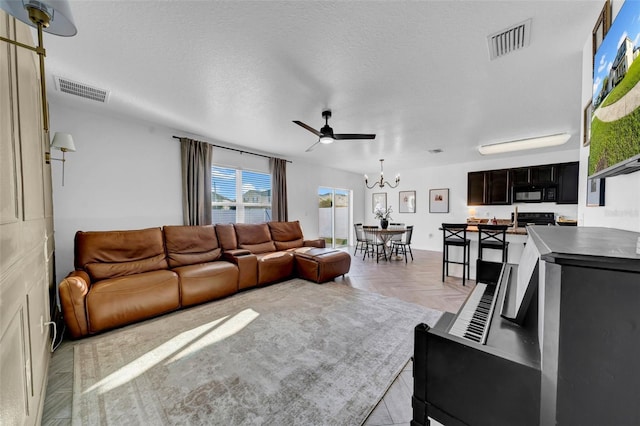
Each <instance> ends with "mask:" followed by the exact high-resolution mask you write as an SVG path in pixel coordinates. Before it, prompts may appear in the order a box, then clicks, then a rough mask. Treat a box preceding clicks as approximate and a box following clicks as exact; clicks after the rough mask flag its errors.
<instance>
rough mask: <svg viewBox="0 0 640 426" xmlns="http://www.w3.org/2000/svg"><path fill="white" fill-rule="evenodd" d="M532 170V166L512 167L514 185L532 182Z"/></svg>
mask: <svg viewBox="0 0 640 426" xmlns="http://www.w3.org/2000/svg"><path fill="white" fill-rule="evenodd" d="M530 170H531V167H520V168H517V169H511V182H512V184H513V186H519V185H528V184H529V183H531V178H530V177H529V171H530Z"/></svg>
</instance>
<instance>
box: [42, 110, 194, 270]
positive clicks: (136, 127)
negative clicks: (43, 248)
mask: <svg viewBox="0 0 640 426" xmlns="http://www.w3.org/2000/svg"><path fill="white" fill-rule="evenodd" d="M50 111H51V134H53V133H54V132H56V131H61V132H68V133H71V134H72V135H73V138H74V142H75V146H76V152H68V153H67V154H66V162H65V183H64V186H62V164H61V163H60V162H58V161H53V162H52V164H51V166H52V167H51V168H52V175H53V176H52V180H53V205H54V229H55V242H56V278H57V280H58V281H60V280H61V279H62V278H64V277H65V276H66V275H67V274H68V273H69V272H70V271H72V270H73V269H74V268H73V238H74V235H75V233H76V231H78V230H82V231H93V230H115V229H140V228H149V227H155V226H162V225H169V224H178V225H181V224H182V204H181V203H182V193H181V189H180V188H181V171H180V145H179V144H178V142H177V141H176V140H174V139H172V138H171V136H172V132H171V130H169V129H166V128H162V127H160V126H155V125H151V124H146V123H139V122H133V121H130V120H122V119H119V118H114V117H109V116H104V115H99V114H95V113H91V112H87V111H84V110H80V109H74V108H69V107H66V106H62V105H57V104H52V105H51V107H50ZM51 154H52V156H54V157H61V153H60V151H57V150H53V151H52V153H51Z"/></svg>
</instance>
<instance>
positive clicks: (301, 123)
mask: <svg viewBox="0 0 640 426" xmlns="http://www.w3.org/2000/svg"><path fill="white" fill-rule="evenodd" d="M293 122H294V123H296V124H297V125H298V126H300V127H304V128H305V129H307V130H308V131H310V132H311V133H313V134H314V135H316V136H318V137H320V136H322V133H320V132H319V131H317V130H316V129H314V128H313V127H311V126H308V125H306V124H304V123H303V122H302V121H297V120H293Z"/></svg>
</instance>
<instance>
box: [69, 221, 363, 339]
mask: <svg viewBox="0 0 640 426" xmlns="http://www.w3.org/2000/svg"><path fill="white" fill-rule="evenodd" d="M324 245H325V244H324V240H320V239H319V240H304V238H303V235H302V229H301V228H300V223H299V222H297V221H296V222H269V223H263V224H235V225H232V224H228V225H222V224H218V225H215V226H214V225H209V226H165V227H163V228H150V229H142V230H132V231H100V232H83V231H78V232H77V233H76V236H75V271H73V272H71V273H70V274H69V275H68V276H67V277H66V278H65V279H64V280H63V281H62V282H61V283H60V285H59V293H60V302H61V304H62V312H63V315H64V318H65V322H66V323H67V327H68V329H69V332H70V334H71V336H72V337H74V338H78V337H82V336H86V335H90V334H95V333H99V332H101V331H105V330H109V329H112V328H115V327H120V326H123V325H126V324H130V323H133V322H136V321H141V320H144V319H147V318H151V317H155V316H158V315H161V314H164V313H167V312H171V311H175V310H177V309H180V308H182V307H186V306H191V305H196V304H200V303H204V302H207V301H211V300H216V299H219V298H222V297H225V296H229V295H232V294H234V293H236V292H238V291H240V290H244V289H248V288H254V287H258V286H264V285H267V284H271V283H275V282H278V281H283V280H286V279H289V278H292V277H295V276H298V277H301V278H305V279H307V280H310V281H314V282H317V283H321V282H325V281H329V280H332V279H333V278H335V277H337V276H340V275H344V274H346V273H347V272H349V268H350V266H351V256H350V255H349V254H348V253H346V252H343V251H340V250H335V249H328V248H325V247H324Z"/></svg>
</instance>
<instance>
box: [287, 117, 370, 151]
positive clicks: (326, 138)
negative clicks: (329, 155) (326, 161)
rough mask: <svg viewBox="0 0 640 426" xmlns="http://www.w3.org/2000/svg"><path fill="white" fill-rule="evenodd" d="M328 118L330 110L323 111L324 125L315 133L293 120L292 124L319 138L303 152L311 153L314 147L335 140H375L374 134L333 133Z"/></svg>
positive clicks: (305, 125) (308, 127) (312, 129)
mask: <svg viewBox="0 0 640 426" xmlns="http://www.w3.org/2000/svg"><path fill="white" fill-rule="evenodd" d="M329 117H331V110H329V109H327V110H325V111H322V118H324V119H325V123H324V126H322V128H321V129H320V131H317V130H316V129H314V128H313V127H311V126H309V125H307V124H304V123H303V122H302V121H297V120H293V122H294V123H296V124H297V125H298V126H301V127H304V128H305V129H307V130H308V131H310V132H311V133H313V134H314V135H316V136H318V137H319V138H320V139H319V140H318V142H316V143H314V144H313V145H311V146H310V147H309V148H307V150H306V151H305V152H309V151H312V150H313V149H314V148H315V147H316V145H318V144H319V143H323V144H330V143H333V142H334V141H336V140H347V139H375V138H376V135H375V134H373V135H372V134H362V133H333V129H332V128H331V127H329Z"/></svg>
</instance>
